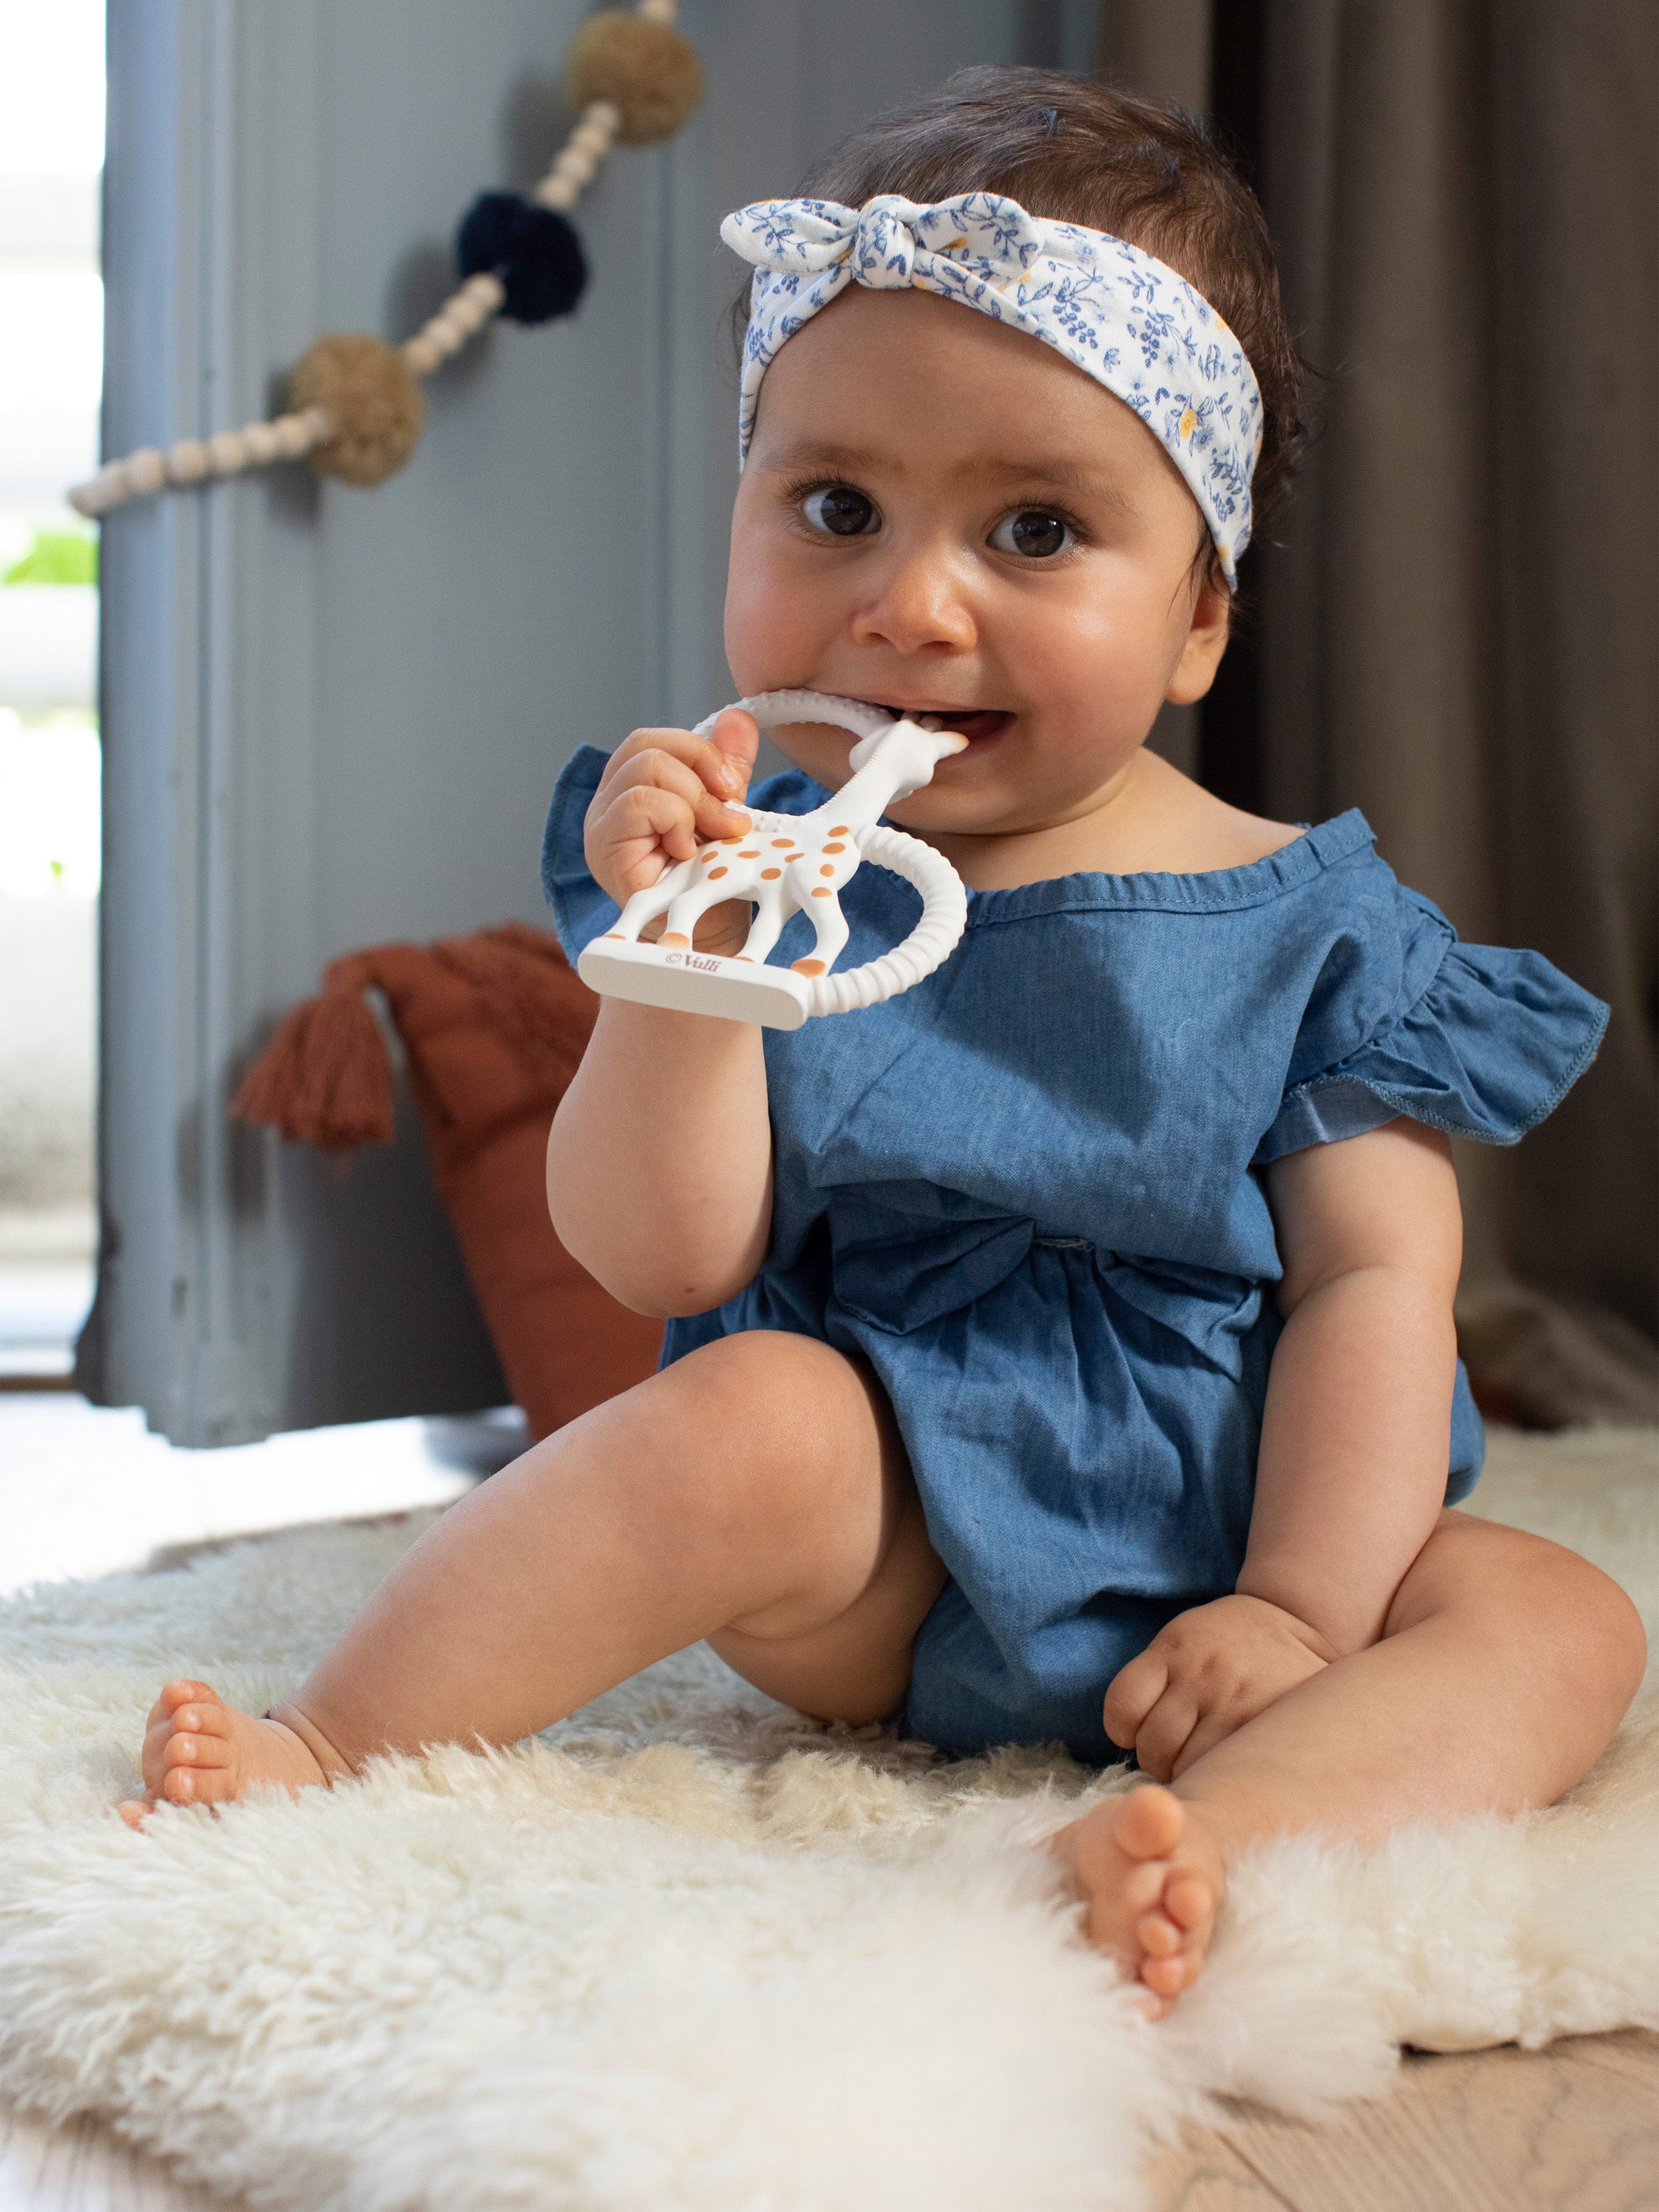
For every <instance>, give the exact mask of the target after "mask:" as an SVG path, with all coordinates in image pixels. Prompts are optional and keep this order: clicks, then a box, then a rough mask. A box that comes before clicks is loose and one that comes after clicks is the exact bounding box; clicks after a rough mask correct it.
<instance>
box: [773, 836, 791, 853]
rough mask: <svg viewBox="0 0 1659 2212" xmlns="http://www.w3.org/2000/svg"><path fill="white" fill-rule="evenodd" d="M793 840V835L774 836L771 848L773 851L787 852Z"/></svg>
mask: <svg viewBox="0 0 1659 2212" xmlns="http://www.w3.org/2000/svg"><path fill="white" fill-rule="evenodd" d="M794 842H795V841H794V839H793V837H775V838H774V839H773V840H772V850H773V851H774V852H775V853H787V851H788V850H789V848H790V847H791V846H792V845H793V843H794Z"/></svg>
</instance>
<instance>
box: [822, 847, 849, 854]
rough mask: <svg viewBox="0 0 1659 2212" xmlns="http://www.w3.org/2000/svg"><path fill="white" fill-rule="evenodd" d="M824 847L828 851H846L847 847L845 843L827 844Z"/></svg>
mask: <svg viewBox="0 0 1659 2212" xmlns="http://www.w3.org/2000/svg"><path fill="white" fill-rule="evenodd" d="M823 849H824V851H825V852H826V853H844V852H845V851H846V850H847V848H846V846H845V845H826V846H825V847H824V848H823Z"/></svg>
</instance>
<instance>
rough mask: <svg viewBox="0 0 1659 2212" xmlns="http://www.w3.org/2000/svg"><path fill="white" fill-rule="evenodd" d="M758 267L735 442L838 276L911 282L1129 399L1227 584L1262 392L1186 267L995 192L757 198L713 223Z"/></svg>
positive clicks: (1246, 513) (744, 439)
mask: <svg viewBox="0 0 1659 2212" xmlns="http://www.w3.org/2000/svg"><path fill="white" fill-rule="evenodd" d="M720 236H721V237H722V238H723V239H724V240H726V244H727V245H728V246H731V247H732V250H733V252H737V253H740V254H741V255H742V256H743V258H744V260H745V261H751V262H753V263H754V264H755V280H754V284H753V287H752V289H751V292H750V310H749V331H748V335H747V337H746V338H745V340H744V362H743V392H742V399H741V404H740V410H739V417H738V450H739V453H740V454H741V455H743V456H746V455H747V453H748V451H749V442H750V438H751V436H752V435H753V433H754V427H755V415H756V410H757V407H758V404H759V396H760V386H761V380H762V379H763V376H764V375H765V374H766V371H767V369H768V368H769V367H770V366H771V363H772V362H773V361H774V360H775V358H776V356H777V353H778V349H779V348H780V347H781V346H782V345H783V344H784V343H785V342H786V340H787V339H789V338H791V337H793V336H794V334H795V332H796V331H799V329H800V328H801V326H802V325H803V324H804V323H805V322H807V321H808V320H810V319H811V317H812V316H813V315H815V314H817V313H818V311H819V309H820V308H822V307H828V306H829V302H830V301H832V300H833V299H835V298H836V296H837V295H838V294H840V293H841V292H842V291H844V290H845V289H846V288H847V286H848V284H852V283H859V284H864V285H866V286H868V287H869V288H870V289H872V290H875V291H899V290H902V289H905V288H906V287H907V286H910V285H914V286H915V287H916V288H917V289H919V290H921V291H925V292H933V293H936V294H937V295H939V297H940V298H941V299H946V300H956V301H959V302H960V303H961V304H962V305H963V307H976V308H977V309H978V310H979V312H980V313H981V314H986V315H989V316H990V317H991V318H992V319H994V321H996V322H1000V323H1008V324H1011V325H1012V326H1013V327H1014V328H1015V329H1016V330H1021V331H1026V332H1027V333H1028V334H1029V335H1030V337H1036V338H1041V339H1042V342H1043V343H1044V344H1045V345H1050V346H1053V347H1054V350H1055V351H1056V352H1057V353H1061V354H1063V355H1064V356H1066V360H1067V361H1069V362H1073V363H1074V364H1075V366H1076V367H1077V368H1080V369H1082V370H1083V371H1084V372H1085V374H1087V375H1090V376H1091V377H1093V378H1094V379H1095V380H1096V382H1097V383H1098V384H1102V385H1103V386H1105V388H1106V389H1107V391H1109V392H1112V393H1113V394H1115V397H1116V398H1119V399H1121V400H1122V401H1123V403H1124V404H1125V405H1126V406H1128V407H1133V410H1134V411H1135V413H1136V414H1137V415H1139V417H1140V419H1141V421H1142V422H1145V423H1146V427H1147V428H1148V429H1149V430H1151V431H1152V435H1153V436H1154V437H1155V438H1157V439H1158V442H1159V444H1160V445H1162V446H1163V447H1164V451H1165V452H1166V453H1168V454H1169V456H1170V459H1171V460H1172V461H1173V462H1174V463H1175V465H1176V468H1177V469H1179V470H1180V471H1181V474H1182V477H1184V478H1185V480H1186V483H1187V485H1188V489H1189V490H1190V491H1191V493H1192V495H1193V497H1194V499H1195V500H1196V501H1198V504H1199V507H1200V511H1201V512H1202V513H1203V516H1204V520H1205V521H1206V524H1207V525H1208V526H1209V531H1210V535H1211V536H1212V538H1213V539H1214V540H1215V544H1216V550H1217V551H1218V554H1219V555H1220V557H1221V565H1222V568H1223V569H1224V570H1225V574H1226V577H1227V580H1228V582H1229V583H1230V584H1231V583H1232V582H1233V581H1234V580H1235V579H1236V573H1237V560H1238V556H1239V555H1240V554H1241V553H1242V552H1243V550H1244V548H1245V546H1246V545H1247V544H1249V535H1250V477H1251V475H1252V473H1253V471H1254V470H1255V459H1256V455H1257V453H1259V452H1260V450H1261V392H1260V391H1259V390H1258V388H1257V386H1256V380H1255V373H1254V371H1253V370H1252V369H1251V368H1250V364H1249V361H1248V360H1247V359H1246V358H1245V354H1244V349H1243V347H1242V346H1241V345H1240V344H1239V343H1238V341H1237V338H1236V337H1234V336H1233V334H1232V332H1231V331H1230V330H1229V329H1228V327H1227V325H1226V324H1225V323H1224V322H1223V321H1222V319H1221V318H1220V316H1219V315H1218V314H1217V313H1216V312H1215V309H1214V308H1213V307H1211V305H1210V304H1209V302H1208V301H1207V300H1206V299H1205V298H1204V297H1203V296H1202V295H1201V294H1200V293H1198V292H1195V291H1194V289H1193V287H1192V286H1191V285H1190V284H1189V283H1188V282H1187V280H1186V278H1185V277H1184V276H1178V275H1177V274H1176V271H1175V270H1173V269H1171V268H1169V267H1168V266H1167V265H1166V264H1164V262H1162V261H1158V260H1155V259H1154V258H1153V257H1152V255H1151V254H1150V253H1143V252H1141V250H1140V248H1139V246H1131V245H1130V244H1129V243H1128V241H1127V240H1125V239H1121V238H1114V237H1112V236H1111V235H1110V234H1109V233H1107V232H1105V231H1100V230H1085V229H1084V228H1082V227H1081V226H1080V225H1079V224H1076V223H1069V222H1042V221H1041V220H1039V219H1038V218H1037V217H1036V216H1030V215H1028V214H1027V213H1026V211H1025V210H1024V208H1023V207H1021V206H1020V205H1019V204H1018V201H1017V200H1011V199H1005V198H1003V197H1001V196H1000V194H998V193H995V192H964V193H963V194H961V195H960V197H957V198H956V199H950V200H939V201H938V202H936V203H935V204H933V205H932V206H926V207H925V206H922V205H920V204H918V203H917V202H916V201H915V200H908V199H905V198H903V197H901V196H900V195H899V194H897V193H896V192H888V193H884V194H883V195H882V196H881V197H879V198H878V199H872V200H870V201H868V202H867V203H866V204H865V206H863V207H862V208H849V207H842V205H841V204H840V203H839V202H838V201H836V200H761V201H758V202H757V203H756V204H755V205H754V206H752V207H746V208H739V209H738V211H737V213H736V214H735V215H729V216H727V217H726V221H725V222H723V223H722V224H721V225H720Z"/></svg>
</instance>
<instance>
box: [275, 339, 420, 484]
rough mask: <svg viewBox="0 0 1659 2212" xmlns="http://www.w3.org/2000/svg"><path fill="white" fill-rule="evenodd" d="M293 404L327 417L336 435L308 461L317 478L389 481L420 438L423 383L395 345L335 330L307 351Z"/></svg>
mask: <svg viewBox="0 0 1659 2212" xmlns="http://www.w3.org/2000/svg"><path fill="white" fill-rule="evenodd" d="M289 406H290V407H292V408H294V409H295V410H301V409H304V408H307V407H320V408H321V409H322V410H323V411H324V413H325V414H326V416H328V418H329V421H330V422H331V424H332V426H333V431H332V435H331V436H330V437H329V438H327V439H325V441H324V442H323V443H322V444H321V445H319V446H313V447H312V449H311V452H310V453H309V454H308V455H307V459H308V460H309V461H310V463H311V465H312V467H313V469H315V470H316V471H317V472H318V474H319V476H325V477H338V478H339V479H340V481H341V483H349V484H363V485H369V484H377V483H385V482H386V478H387V477H390V476H395V475H396V474H397V472H398V470H399V469H400V468H402V466H403V465H404V462H405V461H406V460H407V459H409V457H410V454H411V453H413V452H414V450H415V448H416V445H417V444H418V443H419V441H420V435H421V423H422V416H423V410H422V405H421V391H420V386H418V385H417V384H416V381H415V379H414V378H413V376H412V375H410V371H409V368H408V366H407V364H406V363H405V362H404V359H403V356H402V355H401V354H399V352H398V349H397V348H396V347H395V346H389V345H387V344H386V343H385V342H384V340H382V339H380V338H374V337H367V336H365V335H364V334H363V333H362V332H361V331H354V332H352V333H350V334H349V335H343V334H341V333H339V332H336V333H334V334H332V335H331V336H330V337H321V338H319V339H318V340H317V341H316V342H315V343H314V344H313V345H311V346H308V347H307V349H306V350H305V352H304V353H302V354H301V356H300V358H299V360H298V362H296V363H295V368H294V374H293V376H292V378H291V379H290V380H289Z"/></svg>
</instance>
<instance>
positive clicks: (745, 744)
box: [708, 707, 760, 791]
mask: <svg viewBox="0 0 1659 2212" xmlns="http://www.w3.org/2000/svg"><path fill="white" fill-rule="evenodd" d="M708 742H709V744H711V745H713V746H714V748H715V750H717V751H719V752H722V753H724V754H725V755H726V758H727V759H728V760H730V761H732V763H734V764H735V765H736V766H737V767H738V769H740V770H741V771H742V774H743V782H744V790H745V791H746V790H747V789H748V787H749V779H750V776H751V775H753V774H754V772H755V755H756V753H757V750H759V747H760V724H759V723H758V722H757V720H755V718H754V716H753V715H752V714H750V713H749V712H748V711H747V709H746V708H742V707H727V708H726V709H725V711H724V712H723V713H722V714H717V715H716V716H715V718H714V728H713V729H712V730H710V732H708Z"/></svg>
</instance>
